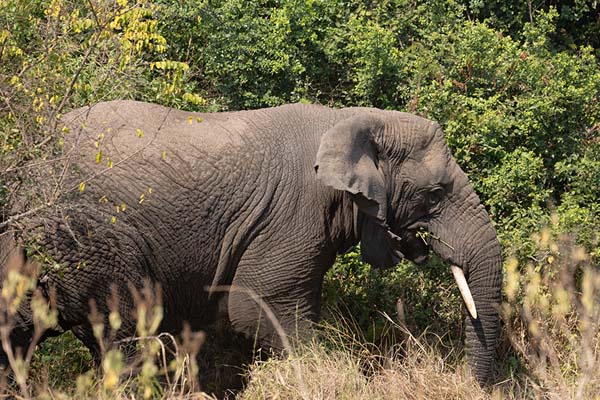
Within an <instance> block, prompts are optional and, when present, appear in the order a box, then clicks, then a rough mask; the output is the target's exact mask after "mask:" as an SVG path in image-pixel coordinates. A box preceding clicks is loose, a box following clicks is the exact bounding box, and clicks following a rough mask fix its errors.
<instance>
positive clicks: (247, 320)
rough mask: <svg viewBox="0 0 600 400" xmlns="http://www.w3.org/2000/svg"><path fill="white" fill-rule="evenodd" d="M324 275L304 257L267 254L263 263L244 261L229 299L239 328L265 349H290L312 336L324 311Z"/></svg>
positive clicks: (232, 322)
mask: <svg viewBox="0 0 600 400" xmlns="http://www.w3.org/2000/svg"><path fill="white" fill-rule="evenodd" d="M322 281H323V275H322V274H321V273H318V270H317V268H312V267H311V265H309V263H307V262H306V261H304V262H303V263H299V262H298V261H297V260H291V259H288V260H287V262H286V261H285V260H283V259H278V260H276V261H275V260H269V258H264V259H263V260H262V262H261V263H260V265H258V264H253V263H247V262H245V263H244V262H242V263H240V265H239V266H238V269H237V272H236V274H235V277H234V280H233V283H232V286H231V289H230V293H229V301H228V310H229V319H230V321H231V324H232V326H233V328H234V330H235V331H237V332H240V333H243V334H244V335H246V336H247V337H249V338H252V339H254V341H255V343H257V344H258V345H260V347H261V348H262V349H263V350H272V351H274V352H280V351H283V350H289V348H288V347H289V346H291V344H292V343H293V342H294V341H295V340H298V339H300V340H302V339H306V338H309V337H310V336H311V335H312V328H313V324H314V322H316V321H317V319H318V317H319V312H320V306H321V304H320V302H321V286H322Z"/></svg>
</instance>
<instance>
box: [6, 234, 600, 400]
mask: <svg viewBox="0 0 600 400" xmlns="http://www.w3.org/2000/svg"><path fill="white" fill-rule="evenodd" d="M535 239H536V242H537V244H538V247H539V251H538V254H537V256H536V257H535V258H533V259H531V260H530V261H528V262H525V263H520V262H519V261H517V260H516V259H512V258H511V259H508V260H507V262H506V264H505V272H506V277H505V280H504V282H505V286H504V294H505V296H504V298H505V301H504V303H503V304H502V305H501V306H500V312H501V315H502V320H503V330H502V335H501V339H500V343H499V346H498V368H497V373H496V382H497V383H496V384H494V385H491V386H490V387H484V388H482V387H480V386H479V385H478V384H477V382H476V380H475V379H474V378H473V377H472V376H471V374H470V372H469V370H468V368H467V367H466V366H465V363H464V362H463V360H462V358H463V354H462V350H461V346H460V345H459V344H455V345H454V346H452V348H450V349H448V347H447V346H448V343H447V340H441V339H440V340H436V339H435V337H434V336H433V335H425V334H420V335H417V333H415V332H410V330H409V329H408V328H407V327H406V325H405V324H404V323H403V320H402V315H401V313H399V318H398V316H395V317H394V318H390V317H389V316H387V315H385V314H382V318H383V319H387V322H388V325H387V329H388V334H386V335H383V336H385V337H386V338H387V339H386V342H385V343H381V344H378V345H376V344H373V343H368V341H366V340H365V339H364V337H362V336H361V334H360V332H359V329H358V328H357V327H356V326H355V324H354V323H353V322H352V321H349V320H340V321H338V322H337V323H335V324H328V325H326V324H322V325H321V328H320V329H319V335H318V336H319V338H318V339H315V340H312V341H309V342H302V343H294V342H291V343H292V344H290V345H289V346H292V347H293V348H290V349H288V353H287V355H286V356H284V357H281V358H267V359H258V360H255V361H254V362H252V363H251V364H250V365H249V366H247V368H246V369H234V371H235V372H234V374H240V373H241V374H244V375H245V378H246V381H247V384H246V387H245V388H244V389H243V390H240V391H238V392H237V393H234V392H230V393H229V396H228V398H234V397H235V398H240V399H262V398H277V399H596V398H600V374H598V373H597V370H598V367H599V366H600V272H599V271H598V266H597V260H594V259H593V257H592V256H591V254H590V253H588V252H587V251H586V250H585V249H583V248H581V247H579V246H577V245H576V244H574V243H573V240H572V239H571V237H569V236H560V235H559V236H553V234H552V233H551V231H550V230H543V231H542V232H541V233H540V234H539V235H538V236H537V237H536V238H535ZM34 272H35V268H32V266H31V265H28V264H26V263H25V262H24V260H23V259H22V258H20V257H19V256H14V257H12V258H10V262H9V263H8V268H7V270H6V271H5V272H4V285H3V287H2V293H1V294H2V296H1V301H2V310H3V312H2V316H3V321H2V324H1V326H0V333H2V335H3V341H2V345H3V348H4V349H5V350H8V351H9V352H10V351H11V350H10V346H8V343H7V341H6V340H5V339H6V338H7V332H8V330H9V329H10V328H11V326H12V322H11V319H13V318H14V316H15V315H16V314H17V311H18V310H19V307H20V306H21V305H22V304H23V302H24V300H26V299H27V298H28V296H31V288H33V287H34V286H33V285H34V283H35V273H34ZM154 293H155V291H154V289H153V288H151V287H150V286H148V287H146V288H145V289H144V290H142V291H140V292H139V293H136V295H135V296H134V297H135V298H136V307H137V318H138V322H137V336H136V337H135V338H131V339H128V340H127V341H126V342H121V343H117V345H115V344H114V343H112V342H111V341H109V340H107V338H110V337H111V334H112V333H111V332H114V331H116V330H117V329H118V328H119V326H120V324H121V321H120V317H119V316H118V314H117V313H115V312H112V313H111V314H110V316H109V318H108V320H107V321H105V320H103V319H102V318H99V317H98V316H97V315H96V316H94V315H92V316H91V317H90V320H91V321H94V323H93V326H94V332H95V334H96V337H97V339H98V340H99V341H100V342H101V343H102V361H101V363H100V365H99V367H97V368H90V369H89V370H88V371H87V372H86V371H81V370H80V371H77V368H73V369H68V368H67V369H66V370H68V371H70V372H69V374H74V375H73V376H67V377H63V380H62V381H60V379H59V380H57V378H56V377H55V378H53V379H49V378H48V373H49V371H48V370H47V368H45V365H44V363H39V362H38V363H37V364H36V363H35V362H34V363H33V366H32V360H35V359H36V358H35V357H34V356H33V355H34V354H35V353H34V351H33V350H34V348H35V345H36V343H35V342H34V343H33V344H32V346H31V347H30V348H28V349H24V350H23V351H21V352H14V353H11V354H10V356H9V362H10V366H11V368H12V370H13V378H12V380H13V383H12V384H9V383H8V382H9V381H10V380H6V379H5V380H4V381H3V384H2V390H3V392H4V393H6V394H11V395H13V396H15V397H18V398H34V397H45V398H51V399H54V398H94V399H150V398H169V399H171V398H176V399H177V398H180V399H183V398H213V397H212V396H213V395H211V394H207V393H204V392H203V391H202V389H203V387H200V386H199V385H198V380H197V378H198V376H203V375H205V376H210V373H211V371H208V370H203V369H199V368H198V363H197V361H196V355H197V354H198V351H199V349H200V347H201V346H203V345H205V347H210V345H211V343H208V344H206V343H205V337H204V335H202V334H195V333H192V332H190V331H189V330H186V331H184V332H183V334H182V335H180V336H178V337H174V336H171V335H167V334H160V333H159V332H158V331H157V329H158V326H159V322H160V319H161V317H162V307H161V305H160V302H157V301H156V296H155V295H154ZM32 298H33V299H34V301H33V302H32V310H33V315H34V323H35V324H36V326H38V327H39V328H38V329H39V331H40V332H41V331H43V329H44V328H46V327H48V326H51V325H53V324H55V323H56V321H55V318H56V311H55V310H54V308H53V306H52V304H48V303H46V302H45V301H43V299H42V298H41V297H40V296H38V295H35V294H33V297H32ZM432 336H433V337H434V339H433V340H432ZM36 338H39V335H37V336H36ZM119 344H120V345H127V346H125V348H126V349H127V348H128V349H129V350H131V348H132V347H133V348H134V349H135V351H134V352H133V356H132V355H131V352H129V353H128V352H127V351H126V350H125V349H124V348H123V347H122V346H121V347H120V346H118V345H119ZM61 346H62V345H61ZM62 348H64V347H62ZM78 351H79V350H77V351H75V353H76V354H78V353H77V352H78ZM45 357H46V358H48V357H52V356H50V355H48V354H45ZM54 357H55V360H58V361H57V364H59V363H60V362H61V360H62V358H61V355H59V354H57V355H56V356H54ZM75 359H78V360H81V359H82V358H81V357H79V358H77V357H75ZM88 361H89V360H88ZM50 364H51V363H50ZM82 365H83V366H85V367H89V366H90V363H89V362H87V363H86V362H83V363H82ZM200 365H202V364H200Z"/></svg>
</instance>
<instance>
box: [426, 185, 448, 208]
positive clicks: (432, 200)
mask: <svg viewBox="0 0 600 400" xmlns="http://www.w3.org/2000/svg"><path fill="white" fill-rule="evenodd" d="M443 197H444V191H443V190H442V189H441V188H435V189H433V190H430V191H429V192H427V205H428V206H429V207H433V206H436V205H438V204H439V202H440V201H442V198H443Z"/></svg>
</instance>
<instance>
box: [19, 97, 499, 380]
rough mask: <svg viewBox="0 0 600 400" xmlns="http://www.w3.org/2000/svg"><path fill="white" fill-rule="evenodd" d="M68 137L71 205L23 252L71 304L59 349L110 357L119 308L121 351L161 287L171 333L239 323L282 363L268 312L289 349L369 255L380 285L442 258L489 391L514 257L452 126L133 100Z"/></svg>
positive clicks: (67, 128) (356, 113) (78, 112)
mask: <svg viewBox="0 0 600 400" xmlns="http://www.w3.org/2000/svg"><path fill="white" fill-rule="evenodd" d="M63 125H64V127H63V128H62V131H61V133H60V134H61V135H62V136H63V137H64V140H62V158H63V159H67V160H68V161H67V162H65V164H64V167H63V168H62V172H61V174H60V175H61V177H62V179H63V186H62V187H63V188H64V190H63V191H64V193H63V194H62V195H61V197H60V200H59V201H57V202H56V204H54V205H52V206H50V207H48V209H47V210H46V212H45V213H43V215H42V216H39V215H36V216H32V217H30V218H26V220H25V221H22V222H21V225H22V226H23V228H22V234H20V236H19V241H20V242H19V243H29V242H30V241H35V243H36V244H37V246H38V247H37V248H40V249H43V251H44V254H45V255H46V256H47V257H48V258H49V259H51V260H52V262H53V263H54V265H55V268H43V269H42V271H41V272H40V275H39V278H38V280H37V287H38V289H39V290H40V291H41V293H42V294H43V295H44V296H46V297H48V298H49V297H50V295H51V294H54V297H55V299H54V303H55V304H56V309H57V311H58V315H59V318H58V326H57V327H56V329H55V330H50V333H49V334H58V333H61V332H64V331H66V330H71V331H73V333H74V334H75V336H77V337H78V338H79V339H81V341H82V342H83V343H84V344H85V345H86V346H87V347H89V348H90V350H91V351H92V353H93V354H95V355H98V354H99V352H100V349H99V344H98V343H97V340H96V339H95V338H94V335H93V334H92V326H91V323H90V319H89V314H90V312H91V305H90V304H91V303H90V300H93V303H94V307H95V308H96V309H97V312H99V313H100V314H101V315H104V317H105V318H106V315H107V314H108V312H109V300H108V298H109V297H111V295H114V291H115V290H116V293H117V294H118V311H119V312H120V314H121V315H122V319H123V324H122V326H121V327H120V328H119V331H118V332H117V334H116V337H115V339H119V338H126V337H130V336H132V335H134V334H135V321H134V312H133V311H132V309H133V308H134V303H135V301H134V300H135V299H134V298H133V295H132V289H138V290H140V289H141V288H142V287H143V286H144V285H145V284H147V283H148V282H150V283H152V284H154V285H157V286H158V285H159V286H160V292H161V295H162V303H163V308H164V317H163V319H162V322H161V325H160V330H161V331H167V332H174V333H177V332H179V331H181V329H183V327H184V325H185V324H189V326H190V327H191V329H194V330H200V329H202V328H203V326H205V325H206V324H209V323H211V322H212V321H215V320H217V319H219V318H227V319H228V321H229V323H230V324H231V327H232V328H233V329H234V330H235V331H236V332H238V333H243V334H245V335H248V336H254V337H256V338H257V339H258V341H259V343H260V345H261V347H263V348H269V349H272V350H273V351H281V350H284V349H283V343H282V341H283V339H282V337H281V336H280V335H278V334H277V332H276V329H275V327H274V324H275V323H274V322H273V321H271V320H269V319H268V318H266V317H265V314H266V313H264V312H263V311H264V310H263V308H264V307H263V306H261V304H263V305H265V304H266V306H268V308H269V310H271V311H272V313H273V315H274V316H275V317H276V318H277V321H278V322H279V324H280V326H281V327H282V328H283V329H284V331H285V332H286V334H289V335H293V334H297V335H299V336H300V337H304V336H305V335H310V332H312V331H313V323H314V322H315V321H317V320H318V319H319V314H320V302H321V288H322V283H323V279H324V274H325V272H326V271H327V270H328V269H329V268H330V267H331V266H332V265H333V263H334V262H335V259H336V256H337V255H338V254H342V253H344V252H346V251H347V250H349V249H350V248H352V247H353V246H355V245H357V244H358V243H359V242H360V246H361V253H362V257H363V259H364V261H366V262H368V263H370V264H371V265H372V266H374V267H376V268H390V267H393V266H395V265H396V264H397V263H398V262H399V261H400V260H401V259H403V258H407V259H409V260H412V261H414V262H416V263H422V262H423V261H425V260H426V259H427V256H428V254H429V251H430V250H433V252H434V253H436V254H437V255H439V257H441V258H442V259H443V260H445V261H447V262H448V263H449V264H451V265H452V266H453V271H454V272H455V276H456V277H457V282H458V283H459V287H460V289H461V294H462V295H463V298H464V301H465V304H466V305H467V309H468V312H466V311H464V319H465V325H466V328H465V331H466V334H465V349H466V357H467V362H468V364H469V366H470V368H471V370H472V372H473V374H474V375H475V377H476V378H477V379H478V380H479V381H480V382H486V381H487V380H488V379H489V378H490V374H491V372H492V368H493V363H494V353H495V344H496V341H497V338H498V334H499V316H498V304H499V303H500V293H501V265H502V260H501V248H500V244H499V242H498V239H497V235H496V232H495V229H494V227H493V224H492V222H491V220H490V217H489V215H488V214H487V212H486V210H485V208H484V206H483V205H482V204H481V201H480V200H479V198H478V196H477V194H476V193H475V191H474V189H473V187H472V186H471V184H470V182H469V180H468V178H467V175H466V174H465V173H464V172H463V171H462V170H461V168H460V167H459V165H458V164H457V162H456V161H455V159H454V158H453V157H452V155H451V152H450V150H449V148H448V146H447V144H446V141H445V138H444V134H443V131H442V128H441V127H440V125H439V124H438V123H436V122H433V121H430V120H428V119H425V118H422V117H419V116H415V115H411V114H408V113H403V112H399V111H390V110H379V109H375V108H361V107H355V108H341V109H334V108H329V107H326V106H322V105H311V104H304V103H299V104H290V105H283V106H279V107H274V108H266V109H259V110H251V111H236V112H216V113H195V112H188V111H181V110H176V109H172V108H167V107H164V106H160V105H156V104H150V103H144V102H138V101H132V100H118V101H109V102H101V103H97V104H95V105H92V106H87V107H83V108H79V109H75V110H73V111H71V112H69V113H67V114H65V115H64V116H62V117H61V126H63ZM59 127H60V126H59ZM422 230H426V231H428V232H429V233H430V235H429V237H430V240H429V241H428V242H427V243H425V242H424V241H423V240H421V238H419V237H418V235H417V232H421V231H422ZM115 288H116V289H115ZM222 288H231V290H223V289H222ZM111 293H112V294H111ZM256 298H259V299H260V301H258V302H257V301H255V300H256ZM261 307H262V308H261ZM21 308H22V309H23V311H21V312H20V314H19V315H20V319H19V321H18V323H17V327H18V329H16V330H15V331H14V332H13V335H12V336H11V339H13V340H14V343H16V344H19V345H21V346H24V345H26V344H27V343H29V341H31V337H32V332H33V327H32V325H31V317H30V315H27V314H28V313H31V311H30V310H29V308H28V307H26V306H24V307H21Z"/></svg>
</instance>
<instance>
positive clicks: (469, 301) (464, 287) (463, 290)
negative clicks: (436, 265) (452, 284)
mask: <svg viewBox="0 0 600 400" xmlns="http://www.w3.org/2000/svg"><path fill="white" fill-rule="evenodd" d="M450 268H451V269H452V275H454V280H455V281H456V284H457V285H458V290H459V291H460V295H461V296H462V298H463V300H464V302H465V305H466V306H467V310H469V314H471V317H473V319H477V310H476V309H475V301H473V296H472V295H471V291H470V290H469V285H468V284H467V280H466V279H465V274H464V272H463V270H462V268H460V267H457V266H456V265H452V266H451V267H450Z"/></svg>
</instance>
